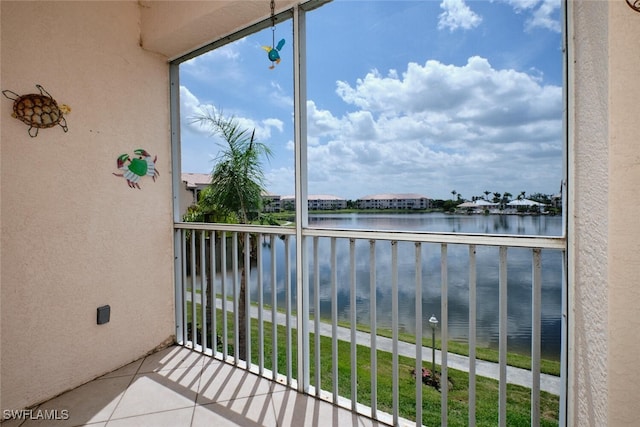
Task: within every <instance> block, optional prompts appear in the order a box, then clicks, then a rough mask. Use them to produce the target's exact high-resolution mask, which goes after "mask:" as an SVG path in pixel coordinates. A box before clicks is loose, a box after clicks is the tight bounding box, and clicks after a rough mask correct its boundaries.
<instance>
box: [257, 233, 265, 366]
mask: <svg viewBox="0 0 640 427" xmlns="http://www.w3.org/2000/svg"><path fill="white" fill-rule="evenodd" d="M263 238H264V236H263V235H262V233H258V234H257V235H256V242H257V243H256V250H257V254H256V258H257V261H256V263H257V267H256V269H257V274H258V275H257V277H256V279H257V281H258V373H259V374H260V375H264V319H263V317H262V315H263V310H264V277H263V274H262V239H263Z"/></svg>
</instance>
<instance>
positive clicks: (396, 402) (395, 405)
mask: <svg viewBox="0 0 640 427" xmlns="http://www.w3.org/2000/svg"><path fill="white" fill-rule="evenodd" d="M391 331H392V332H391V335H392V342H391V348H392V350H391V365H392V366H391V378H392V380H391V383H392V384H391V388H392V390H391V393H392V410H391V415H392V417H393V425H394V426H397V425H398V424H399V410H400V397H399V391H398V389H399V382H398V242H396V241H395V240H394V241H392V242H391Z"/></svg>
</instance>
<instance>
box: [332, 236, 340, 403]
mask: <svg viewBox="0 0 640 427" xmlns="http://www.w3.org/2000/svg"><path fill="white" fill-rule="evenodd" d="M337 264H338V260H337V255H336V238H335V237H332V238H331V359H332V361H333V362H332V369H333V370H332V372H331V374H332V383H333V384H332V387H333V403H338V271H337Z"/></svg>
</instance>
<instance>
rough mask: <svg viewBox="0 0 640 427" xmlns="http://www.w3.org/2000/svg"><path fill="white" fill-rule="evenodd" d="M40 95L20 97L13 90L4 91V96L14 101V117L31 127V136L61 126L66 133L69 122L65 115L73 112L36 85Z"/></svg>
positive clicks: (33, 94) (32, 94)
mask: <svg viewBox="0 0 640 427" xmlns="http://www.w3.org/2000/svg"><path fill="white" fill-rule="evenodd" d="M36 88H38V90H39V91H40V93H29V94H27V95H18V94H17V93H15V92H13V91H11V90H3V91H2V94H3V95H4V96H6V97H7V98H9V99H11V100H12V101H13V114H11V116H12V117H15V118H16V119H18V120H20V121H21V122H23V123H25V124H26V125H29V130H28V132H29V136H30V137H32V138H35V137H36V136H38V130H39V129H44V128H50V127H54V126H56V125H60V126H61V127H62V130H64V131H65V132H66V131H68V130H69V128H67V120H66V119H65V118H64V115H65V114H68V113H69V112H70V111H71V108H69V106H68V105H65V104H62V105H58V103H57V102H56V100H55V99H53V97H52V96H51V95H50V94H49V92H47V91H46V90H45V89H44V88H43V87H42V86H40V85H36Z"/></svg>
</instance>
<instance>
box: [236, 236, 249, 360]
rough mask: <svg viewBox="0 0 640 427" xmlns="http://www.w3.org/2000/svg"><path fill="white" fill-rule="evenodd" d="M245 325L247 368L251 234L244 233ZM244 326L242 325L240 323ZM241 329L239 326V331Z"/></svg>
mask: <svg viewBox="0 0 640 427" xmlns="http://www.w3.org/2000/svg"><path fill="white" fill-rule="evenodd" d="M243 272H244V301H240V303H241V304H244V307H245V309H244V313H245V315H244V322H245V323H244V327H245V340H244V342H245V352H244V354H245V358H246V362H247V369H251V235H250V234H249V233H244V265H243ZM240 326H242V325H240ZM239 331H240V329H239V328H238V332H239Z"/></svg>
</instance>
